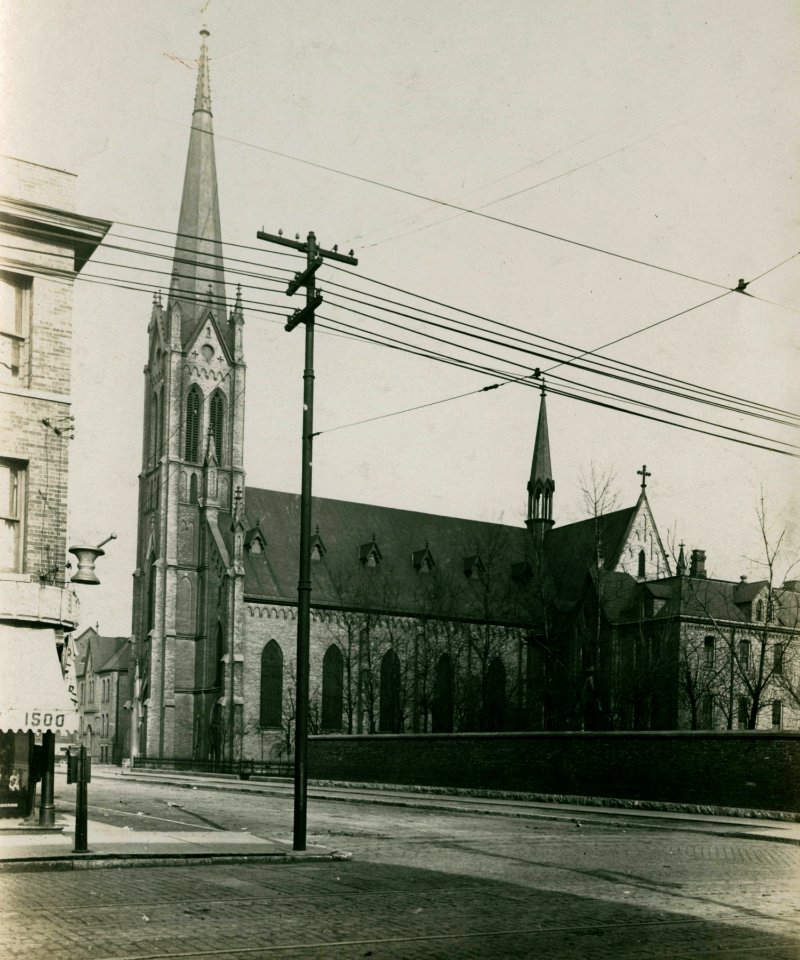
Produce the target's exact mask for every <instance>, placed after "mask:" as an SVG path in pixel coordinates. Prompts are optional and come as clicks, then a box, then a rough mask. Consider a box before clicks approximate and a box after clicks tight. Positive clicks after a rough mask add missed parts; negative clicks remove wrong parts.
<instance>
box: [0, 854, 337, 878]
mask: <svg viewBox="0 0 800 960" xmlns="http://www.w3.org/2000/svg"><path fill="white" fill-rule="evenodd" d="M351 859H352V854H350V853H339V852H336V851H334V852H332V853H306V852H297V853H184V854H173V853H161V854H159V853H142V854H135V853H124V854H123V853H120V854H117V853H100V854H88V855H86V856H82V855H80V854H77V855H66V856H63V857H46V858H45V857H42V858H41V859H26V858H23V857H20V858H18V859H8V860H2V861H0V873H36V872H39V871H48V872H53V871H57V872H68V871H74V870H107V869H111V868H116V869H127V868H130V867H190V866H216V865H224V864H242V863H245V864H249V863H253V864H255V863H261V864H264V863H270V864H276V865H292V864H298V863H320V862H334V861H335V862H341V861H347V860H351Z"/></svg>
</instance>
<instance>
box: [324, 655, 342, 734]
mask: <svg viewBox="0 0 800 960" xmlns="http://www.w3.org/2000/svg"><path fill="white" fill-rule="evenodd" d="M343 680H344V661H343V658H342V651H341V650H340V649H339V647H338V646H337V645H336V644H335V643H332V644H331V645H330V646H329V647H328V649H327V650H326V651H325V656H324V657H323V658H322V729H323V730H324V731H326V730H331V731H337V732H338V731H340V730H341V729H342V688H343V685H344V684H343Z"/></svg>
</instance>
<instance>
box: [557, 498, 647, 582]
mask: <svg viewBox="0 0 800 960" xmlns="http://www.w3.org/2000/svg"><path fill="white" fill-rule="evenodd" d="M635 514H636V506H635V505H634V506H632V507H627V508H626V509H624V510H614V511H613V512H612V513H606V514H602V515H601V516H599V517H597V518H595V517H590V518H589V519H588V520H580V521H578V522H577V523H569V524H566V525H565V526H563V527H553V528H552V530H550V531H549V533H548V534H547V536H546V537H545V541H544V544H545V553H546V556H547V562H548V567H549V569H550V571H551V573H552V576H553V579H554V581H555V583H556V587H557V590H558V593H559V595H561V596H563V597H565V598H569V597H571V598H573V599H575V598H577V596H578V595H579V593H580V591H581V590H582V588H583V585H584V582H585V577H586V574H587V572H588V571H589V570H590V569H593V568H594V566H595V563H596V553H597V547H598V544H599V546H600V553H601V556H602V559H603V569H604V570H613V569H614V567H615V566H616V565H617V563H618V562H619V558H620V553H621V551H622V548H623V546H624V545H625V534H626V533H627V531H628V529H629V527H630V525H631V522H632V521H633V518H634V516H635Z"/></svg>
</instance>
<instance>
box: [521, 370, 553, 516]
mask: <svg viewBox="0 0 800 960" xmlns="http://www.w3.org/2000/svg"><path fill="white" fill-rule="evenodd" d="M536 375H537V379H541V381H542V382H541V391H542V395H541V399H540V400H539V420H538V422H537V424H536V440H535V441H534V445H533V462H532V463H531V476H530V480H529V481H528V515H527V518H526V520H525V523H526V524H527V526H528V528H529V529H533V528H534V527H536V529H539V532H540V534H541V535H543V534H544V531H545V529H549V528H550V527H552V526H553V522H554V521H553V493H554V491H555V488H556V484H555V480H553V468H552V465H551V463H550V433H549V430H548V427H547V402H546V400H545V396H546V389H545V383H544V379H543V378H542V377H541V372H540V371H539V370H537V371H536Z"/></svg>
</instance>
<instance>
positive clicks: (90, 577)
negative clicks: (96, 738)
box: [40, 533, 117, 853]
mask: <svg viewBox="0 0 800 960" xmlns="http://www.w3.org/2000/svg"><path fill="white" fill-rule="evenodd" d="M116 539H117V535H116V533H112V534H110V535H109V536H107V537H106V538H105V540H102V541H101V542H100V543H98V544H97V546H96V547H79V546H74V547H70V548H69V552H70V553H71V554H73V555H74V556H75V558H76V559H77V561H78V569H77V571H76V573H75V575H74V576H73V577H72V578H71V579H70V583H85V584H87V585H88V586H97V585H98V584H99V583H100V580H99V578H98V576H97V574H96V573H95V569H94V565H95V563H96V561H97V559H98V558H99V557H102V556H104V555H105V550H103V547H104V546H105V545H106V544H107V543H108V542H109V541H110V540H116ZM45 736H47V734H45V735H44V736H43V737H42V745H43V746H45V741H44V737H45ZM45 749H46V750H49V754H48V753H47V752H46V753H45V763H46V767H45V776H43V777H42V812H41V814H40V822H41V817H44V816H45V805H46V803H49V805H50V808H51V809H54V807H53V773H54V770H53V768H54V766H55V756H54V754H55V735H54V734H52V733H51V734H50V741H49V743H48V744H47V746H46V748H45ZM48 772H49V776H48V775H47V774H48ZM91 779H92V757H91V754H90V755H89V756H87V755H86V747H85V745H84V744H81V746H80V748H79V750H78V755H77V757H73V756H72V755H71V754H70V753H69V752H68V753H67V783H74V784H76V797H75V848H74V852H75V853H86V852H87V850H88V849H89V848H88V830H87V825H88V813H89V797H88V792H87V788H86V785H87V783H89V781H90V780H91ZM48 795H49V797H48Z"/></svg>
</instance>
